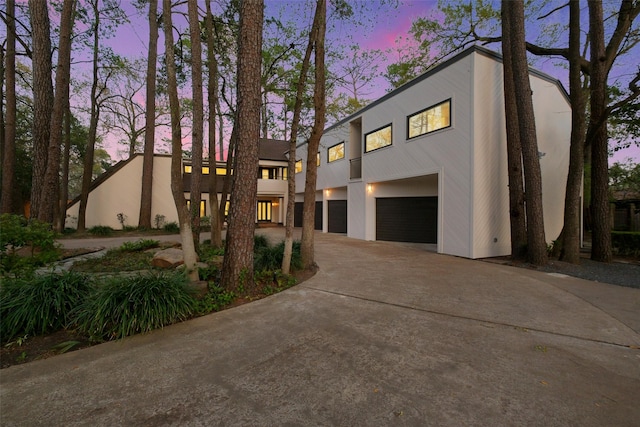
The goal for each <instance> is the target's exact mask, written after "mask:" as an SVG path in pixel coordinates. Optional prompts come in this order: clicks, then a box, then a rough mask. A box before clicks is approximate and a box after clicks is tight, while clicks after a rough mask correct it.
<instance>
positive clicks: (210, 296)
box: [195, 276, 237, 315]
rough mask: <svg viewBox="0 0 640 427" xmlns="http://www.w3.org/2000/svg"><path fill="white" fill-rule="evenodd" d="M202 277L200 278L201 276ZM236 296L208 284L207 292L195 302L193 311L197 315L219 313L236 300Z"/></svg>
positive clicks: (220, 287) (219, 287) (217, 286)
mask: <svg viewBox="0 0 640 427" xmlns="http://www.w3.org/2000/svg"><path fill="white" fill-rule="evenodd" d="M201 277H202V276H201ZM236 297H237V296H236V294H234V293H233V292H231V291H227V290H226V289H224V288H223V287H222V286H219V285H214V284H212V283H210V284H209V292H207V294H206V295H205V296H204V297H203V298H201V299H199V300H198V301H197V302H196V308H195V311H196V313H197V314H198V315H205V314H209V313H211V312H215V311H220V310H222V309H223V308H225V307H226V306H228V305H229V304H231V303H232V302H233V301H234V300H235V299H236Z"/></svg>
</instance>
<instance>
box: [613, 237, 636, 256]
mask: <svg viewBox="0 0 640 427" xmlns="http://www.w3.org/2000/svg"><path fill="white" fill-rule="evenodd" d="M611 246H612V247H613V249H614V252H615V253H616V254H618V255H631V256H640V232H639V231H612V232H611Z"/></svg>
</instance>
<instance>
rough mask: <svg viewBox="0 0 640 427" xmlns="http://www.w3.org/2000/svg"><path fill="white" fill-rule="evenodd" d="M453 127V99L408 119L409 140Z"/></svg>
mask: <svg viewBox="0 0 640 427" xmlns="http://www.w3.org/2000/svg"><path fill="white" fill-rule="evenodd" d="M450 126H451V99H447V100H446V101H444V102H441V103H439V104H436V105H433V106H431V107H429V108H427V109H424V110H422V111H420V112H418V113H416V114H414V115H412V116H409V117H407V139H411V138H415V137H417V136H420V135H424V134H426V133H430V132H434V131H437V130H440V129H444V128H448V127H450Z"/></svg>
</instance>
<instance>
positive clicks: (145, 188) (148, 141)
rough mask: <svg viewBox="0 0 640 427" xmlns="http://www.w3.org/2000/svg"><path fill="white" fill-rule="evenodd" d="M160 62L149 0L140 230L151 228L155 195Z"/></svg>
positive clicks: (154, 2)
mask: <svg viewBox="0 0 640 427" xmlns="http://www.w3.org/2000/svg"><path fill="white" fill-rule="evenodd" d="M157 60H158V0H149V52H148V53H147V79H146V80H147V82H146V88H147V89H146V91H147V92H146V100H147V105H146V112H145V129H144V155H143V160H142V183H141V185H142V191H141V194H140V215H139V216H138V227H139V228H146V229H149V228H151V201H152V194H153V152H154V147H155V133H156V122H155V119H156V68H157Z"/></svg>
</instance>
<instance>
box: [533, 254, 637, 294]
mask: <svg viewBox="0 0 640 427" xmlns="http://www.w3.org/2000/svg"><path fill="white" fill-rule="evenodd" d="M537 270H539V271H546V272H549V273H561V274H566V275H567V276H574V277H579V278H581V279H586V280H593V281H595V282H602V283H610V284H612V285H618V286H627V287H630V288H640V263H638V261H618V260H616V262H612V263H610V264H607V263H604V262H596V261H591V260H590V259H585V258H582V259H581V261H580V264H578V265H576V264H569V263H566V262H562V261H555V260H554V261H551V262H549V264H548V265H546V266H544V267H540V268H537Z"/></svg>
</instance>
